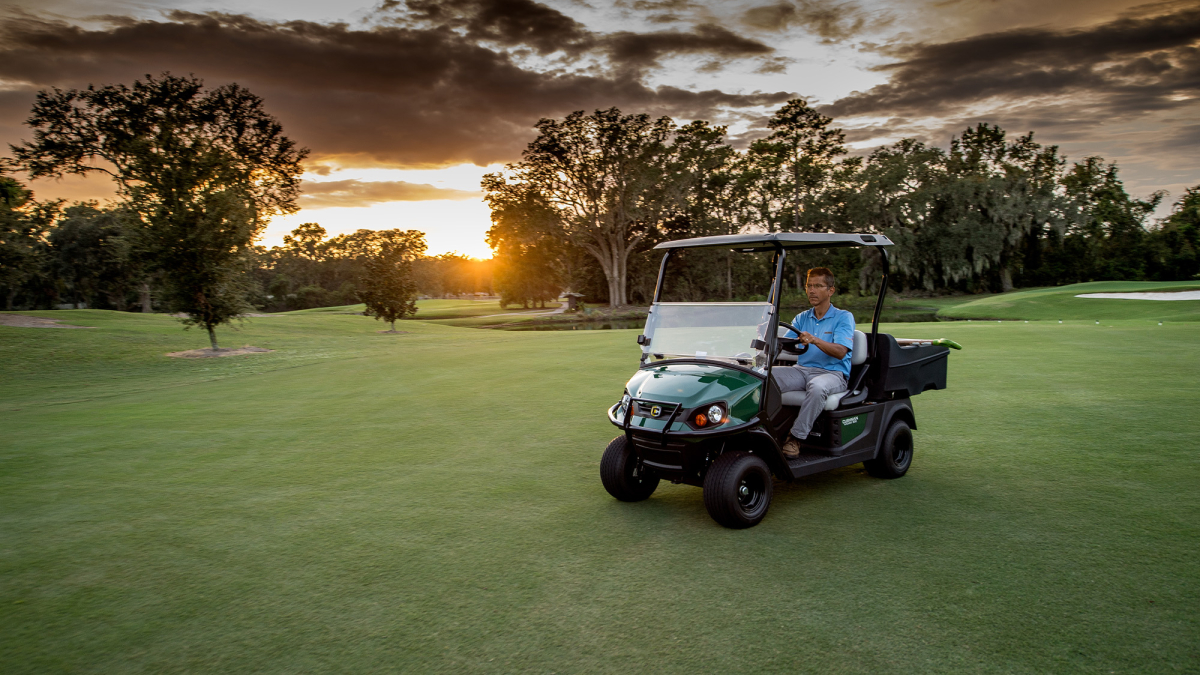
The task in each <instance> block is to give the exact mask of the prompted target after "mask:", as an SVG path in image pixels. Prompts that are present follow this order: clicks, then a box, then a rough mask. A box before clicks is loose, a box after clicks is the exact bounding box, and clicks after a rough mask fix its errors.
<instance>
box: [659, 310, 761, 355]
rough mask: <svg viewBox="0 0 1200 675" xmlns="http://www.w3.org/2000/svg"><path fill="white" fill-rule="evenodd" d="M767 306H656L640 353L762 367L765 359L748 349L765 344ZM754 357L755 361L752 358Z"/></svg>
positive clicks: (755, 351) (753, 350)
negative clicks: (735, 362)
mask: <svg viewBox="0 0 1200 675" xmlns="http://www.w3.org/2000/svg"><path fill="white" fill-rule="evenodd" d="M773 309H774V308H773V307H772V305H771V303H769V302H660V303H657V304H655V305H652V306H651V307H650V315H649V316H648V317H647V318H646V330H645V331H644V335H645V336H646V337H648V338H650V340H649V343H648V344H645V345H643V346H642V353H643V354H645V355H646V356H647V357H649V356H653V357H654V358H681V357H682V358H702V359H704V358H706V359H713V358H715V359H732V360H736V361H738V362H741V363H743V365H749V364H750V363H751V362H753V364H754V365H755V366H764V365H765V364H766V356H765V354H763V353H762V352H760V351H757V350H755V349H754V348H753V347H751V346H750V343H751V342H753V341H754V340H756V339H757V340H763V341H765V340H766V336H767V331H768V330H770V327H771V324H772V323H773V321H772V311H773ZM756 357H757V358H756Z"/></svg>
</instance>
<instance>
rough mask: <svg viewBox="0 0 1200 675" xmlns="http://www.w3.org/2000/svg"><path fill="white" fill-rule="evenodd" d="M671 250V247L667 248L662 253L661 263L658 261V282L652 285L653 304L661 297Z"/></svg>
mask: <svg viewBox="0 0 1200 675" xmlns="http://www.w3.org/2000/svg"><path fill="white" fill-rule="evenodd" d="M672 252H673V251H672V249H667V252H666V253H665V254H663V259H662V263H660V264H659V266H658V282H657V283H656V284H655V285H654V302H653V304H656V305H657V304H658V302H659V300H661V299H662V291H663V279H665V278H666V276H667V261H668V260H670V259H671V253H672Z"/></svg>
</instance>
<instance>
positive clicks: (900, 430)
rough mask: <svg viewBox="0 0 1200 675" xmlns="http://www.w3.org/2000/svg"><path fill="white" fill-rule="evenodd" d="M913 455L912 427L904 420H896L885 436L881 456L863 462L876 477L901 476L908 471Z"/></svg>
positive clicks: (868, 471)
mask: <svg viewBox="0 0 1200 675" xmlns="http://www.w3.org/2000/svg"><path fill="white" fill-rule="evenodd" d="M912 456H913V437H912V429H909V428H908V423H907V422H905V421H904V420H896V421H895V422H892V426H890V427H888V430H887V433H886V434H884V436H883V443H882V445H881V446H880V448H879V456H877V457H876V458H875V459H871V460H867V461H865V462H863V466H864V467H866V469H867V473H869V474H871V475H872V476H875V477H876V478H899V477H901V476H903V475H904V474H905V473H907V472H908V467H909V466H911V465H912Z"/></svg>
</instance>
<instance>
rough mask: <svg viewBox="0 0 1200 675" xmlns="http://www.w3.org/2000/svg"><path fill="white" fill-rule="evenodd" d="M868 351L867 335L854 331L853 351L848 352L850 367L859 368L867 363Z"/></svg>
mask: <svg viewBox="0 0 1200 675" xmlns="http://www.w3.org/2000/svg"><path fill="white" fill-rule="evenodd" d="M868 352H870V350H869V349H868V348H867V334H866V333H864V332H862V331H861V330H856V331H854V349H853V350H852V351H851V352H850V365H852V366H861V365H862V364H864V363H866V362H867V356H869V353H868Z"/></svg>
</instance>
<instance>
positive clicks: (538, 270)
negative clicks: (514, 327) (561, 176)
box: [483, 174, 569, 307]
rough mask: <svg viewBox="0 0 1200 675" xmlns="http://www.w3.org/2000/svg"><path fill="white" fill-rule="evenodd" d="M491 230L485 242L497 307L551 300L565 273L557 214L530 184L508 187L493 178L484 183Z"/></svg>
mask: <svg viewBox="0 0 1200 675" xmlns="http://www.w3.org/2000/svg"><path fill="white" fill-rule="evenodd" d="M483 189H484V191H485V192H487V197H486V199H487V202H488V206H489V207H491V211H492V227H491V228H490V229H488V233H487V243H488V246H490V247H491V248H492V251H494V253H495V268H494V274H495V282H496V290H497V291H499V293H500V305H501V306H502V307H507V306H508V305H510V304H517V303H520V304H521V305H522V306H523V307H529V304H530V303H534V304H535V305H536V304H537V303H541V304H542V305H543V306H544V305H545V303H546V302H547V301H550V300H554V298H557V297H558V294H559V293H561V292H562V290H563V285H564V284H563V281H564V280H565V279H566V278H567V277H568V275H569V271H568V270H567V269H565V268H564V266H563V264H562V263H563V262H564V261H566V260H568V259H569V258H568V257H567V256H566V255H565V251H564V250H563V249H564V244H565V241H564V240H565V235H566V233H565V231H564V228H563V224H562V220H561V218H560V217H559V212H558V211H557V210H556V209H555V208H554V207H553V206H551V205H550V203H549V202H548V200H546V199H545V197H544V196H543V195H542V194H541V193H540V192H538V191H537V189H536V188H535V187H534V186H533V185H531V184H529V183H509V182H506V181H505V180H504V179H503V178H502V177H501V176H499V175H497V174H488V175H487V176H485V177H484V179H483Z"/></svg>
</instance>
